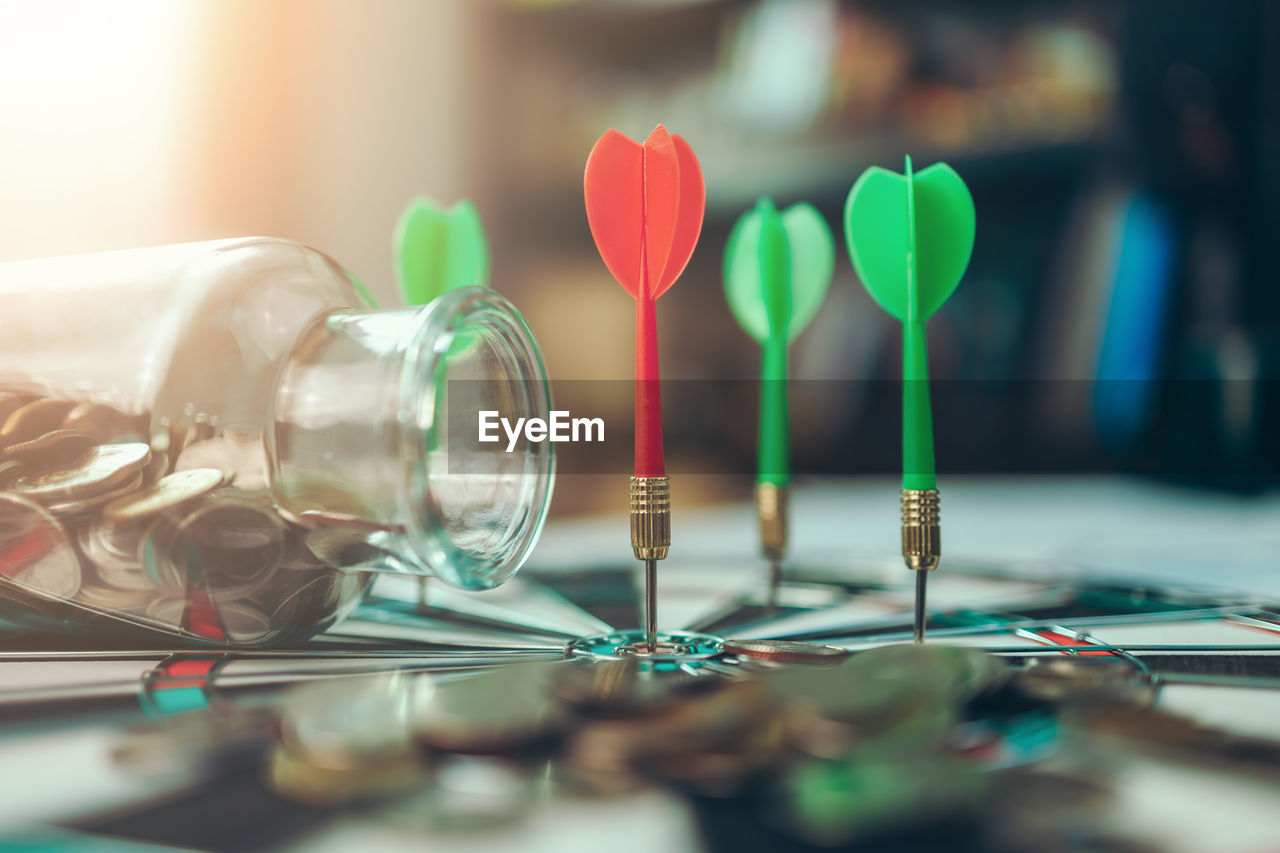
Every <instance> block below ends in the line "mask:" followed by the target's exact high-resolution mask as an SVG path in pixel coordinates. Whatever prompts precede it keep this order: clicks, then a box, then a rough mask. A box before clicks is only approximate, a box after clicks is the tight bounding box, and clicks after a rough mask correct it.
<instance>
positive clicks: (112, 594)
mask: <svg viewBox="0 0 1280 853" xmlns="http://www.w3.org/2000/svg"><path fill="white" fill-rule="evenodd" d="M154 597H155V596H154V593H152V592H150V591H148V590H141V589H116V588H115V587H109V586H99V585H97V584H92V585H90V584H86V585H84V586H82V587H80V591H79V593H77V594H76V596H75V599H76V601H77V602H79V603H80V604H83V605H85V606H87V607H92V608H93V609H95V610H103V611H106V612H108V613H141V612H142V611H143V610H144V609H145V608H146V605H147V602H149V601H151V600H152V598H154Z"/></svg>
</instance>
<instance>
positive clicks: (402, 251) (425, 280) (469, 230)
mask: <svg viewBox="0 0 1280 853" xmlns="http://www.w3.org/2000/svg"><path fill="white" fill-rule="evenodd" d="M395 261H396V276H397V277H398V278H399V280H400V295H401V296H402V297H403V298H404V303H405V304H406V305H426V304H427V303H428V302H431V301H432V300H434V299H435V298H436V297H438V296H440V295H441V294H443V293H446V292H448V291H450V290H453V289H455V288H459V287H469V286H473V285H474V286H476V287H487V286H488V282H489V245H488V241H486V240H485V236H484V223H483V222H482V221H481V220H480V212H479V211H477V210H476V206H475V205H474V204H472V203H471V202H470V201H468V200H467V199H462V200H461V201H458V202H456V203H454V205H453V207H451V208H449V209H448V210H444V209H442V208H441V207H440V205H438V204H436V203H435V201H433V200H432V199H429V198H426V197H425V196H419V197H417V198H415V199H413V201H411V202H409V204H408V206H407V207H406V208H405V210H404V213H402V214H400V221H399V222H398V223H396V233H395ZM468 343H469V342H468V341H467V340H466V339H465V337H464V336H459V337H458V338H455V339H454V340H453V341H452V342H451V343H450V345H449V353H447V354H446V356H445V357H444V358H442V359H441V360H440V362H439V365H438V366H437V370H438V371H439V376H437V381H436V393H437V394H441V395H443V394H444V390H445V389H444V384H445V383H444V379H443V377H444V372H445V369H446V366H447V364H448V362H449V356H450V355H452V354H454V353H456V352H461V351H463V350H465V349H466V347H467V345H468ZM438 405H440V406H442V407H443V405H444V401H440V402H439V403H438ZM427 441H428V444H429V445H430V446H431V447H432V448H434V441H435V436H434V434H432V435H430V436H428V438H427ZM427 596H428V584H427V578H421V579H419V584H418V611H419V613H425V612H426V610H427Z"/></svg>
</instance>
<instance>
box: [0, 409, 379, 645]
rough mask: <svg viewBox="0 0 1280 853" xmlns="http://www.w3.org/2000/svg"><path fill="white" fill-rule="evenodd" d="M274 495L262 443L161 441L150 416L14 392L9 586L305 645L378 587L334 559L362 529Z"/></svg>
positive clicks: (233, 641)
mask: <svg viewBox="0 0 1280 853" xmlns="http://www.w3.org/2000/svg"><path fill="white" fill-rule="evenodd" d="M266 484H267V479H266V459H265V454H264V452H263V450H262V442H261V440H260V437H258V436H256V435H253V434H248V433H246V432H229V431H219V430H217V429H215V428H214V427H213V426H212V425H210V424H207V423H202V424H199V425H197V426H195V427H191V428H188V427H169V428H168V429H167V430H166V431H164V432H163V433H162V434H161V436H160V439H159V440H156V439H154V438H153V436H152V432H151V428H150V418H149V417H148V416H145V415H129V414H126V413H125V412H122V411H120V410H118V409H115V408H113V407H111V406H107V405H104V404H101V403H96V402H77V401H74V400H64V399H56V398H53V397H47V396H40V395H36V394H32V393H29V392H17V391H10V392H0V583H3V584H4V585H6V586H7V587H8V591H7V594H8V596H9V597H13V595H14V594H15V593H25V594H26V596H27V598H26V600H27V601H29V603H30V604H31V606H33V607H40V606H43V605H47V604H48V603H50V602H54V603H72V604H74V605H76V606H78V607H79V608H86V609H89V610H92V611H96V612H102V613H107V614H109V615H111V616H113V617H118V618H122V619H125V620H126V621H129V622H132V623H135V624H141V625H145V626H150V627H159V628H161V629H163V630H165V631H167V632H169V633H173V634H180V635H183V636H187V637H192V638H196V639H199V640H201V641H207V642H212V643H217V644H220V645H231V646H254V645H264V644H268V643H275V642H283V641H290V640H294V639H302V638H305V637H307V636H310V635H311V634H313V633H316V632H318V631H321V630H323V629H324V628H326V627H328V625H330V624H332V623H333V622H334V621H336V620H337V619H339V618H340V617H341V616H342V615H343V614H344V613H345V612H346V611H347V610H349V609H350V608H351V607H354V606H355V604H356V603H357V602H358V601H359V599H360V596H361V595H362V593H363V592H364V590H365V589H367V587H368V585H369V582H370V575H368V573H363V572H352V571H346V570H345V567H346V565H347V564H346V563H344V562H342V561H340V560H335V559H334V549H333V548H332V547H331V545H332V541H333V539H334V535H333V533H332V530H333V529H334V527H335V525H336V526H337V528H338V529H339V531H342V530H343V529H349V528H350V527H351V526H352V525H355V524H357V523H358V522H359V520H358V519H355V518H352V519H351V521H350V523H349V524H348V525H347V528H343V524H342V519H343V518H344V517H345V516H337V521H335V520H334V518H331V517H329V515H328V514H325V513H323V512H315V511H313V512H309V513H304V514H303V515H304V516H306V517H305V518H299V517H298V516H294V515H292V514H289V513H287V512H284V511H282V510H281V509H280V508H278V507H276V506H275V505H274V504H273V503H272V499H271V494H270V492H269V491H268V490H267V489H266ZM322 530H323V531H325V532H320V531H322ZM361 535H363V531H356V532H355V533H348V534H346V536H345V539H344V541H350V540H351V539H352V538H359V537H360V536H361ZM340 538H341V535H340Z"/></svg>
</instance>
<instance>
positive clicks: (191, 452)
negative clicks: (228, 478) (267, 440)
mask: <svg viewBox="0 0 1280 853" xmlns="http://www.w3.org/2000/svg"><path fill="white" fill-rule="evenodd" d="M170 455H171V456H172V455H174V453H173V451H170ZM192 468H216V469H217V470H219V471H225V472H227V473H228V474H229V475H234V476H235V481H236V485H237V486H239V487H240V488H242V489H260V488H265V487H266V486H267V485H268V484H270V482H271V478H270V476H269V475H268V472H267V451H266V449H265V448H264V447H263V446H262V441H261V440H260V439H257V438H256V437H252V438H251V437H249V436H246V435H243V434H237V435H235V436H227V435H223V436H218V437H216V438H207V439H204V440H201V441H195V442H192V443H190V444H188V445H187V446H186V447H184V448H182V450H181V452H180V453H178V454H177V457H176V459H175V461H174V466H173V470H174V471H188V470H190V469H192Z"/></svg>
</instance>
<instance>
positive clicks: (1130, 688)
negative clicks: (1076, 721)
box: [1013, 655, 1159, 708]
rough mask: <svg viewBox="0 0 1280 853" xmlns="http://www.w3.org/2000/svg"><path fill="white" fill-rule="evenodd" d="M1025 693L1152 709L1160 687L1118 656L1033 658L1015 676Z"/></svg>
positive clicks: (1071, 701) (1048, 698)
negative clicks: (1149, 707)
mask: <svg viewBox="0 0 1280 853" xmlns="http://www.w3.org/2000/svg"><path fill="white" fill-rule="evenodd" d="M1013 683H1014V686H1015V687H1016V688H1017V689H1018V690H1019V691H1021V692H1022V693H1024V694H1026V695H1029V696H1032V697H1035V698H1037V699H1043V700H1045V701H1048V702H1059V703H1067V704H1090V705H1128V706H1134V707H1139V708H1143V707H1148V706H1150V705H1153V704H1154V703H1155V698H1156V693H1157V691H1158V689H1159V688H1158V686H1157V685H1156V684H1155V682H1154V681H1153V680H1152V678H1151V676H1150V674H1148V673H1144V672H1141V671H1139V670H1138V669H1137V668H1136V667H1135V666H1133V665H1132V664H1131V663H1129V662H1128V661H1126V660H1124V659H1123V658H1118V657H1110V656H1108V657H1083V656H1081V655H1071V656H1066V655H1059V656H1055V657H1053V658H1032V659H1031V660H1030V661H1028V662H1027V665H1026V667H1025V668H1024V669H1021V670H1018V671H1016V672H1015V673H1014V675H1013Z"/></svg>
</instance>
